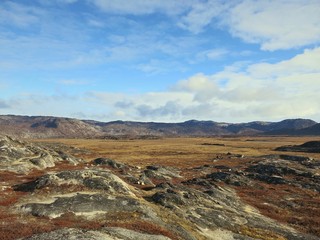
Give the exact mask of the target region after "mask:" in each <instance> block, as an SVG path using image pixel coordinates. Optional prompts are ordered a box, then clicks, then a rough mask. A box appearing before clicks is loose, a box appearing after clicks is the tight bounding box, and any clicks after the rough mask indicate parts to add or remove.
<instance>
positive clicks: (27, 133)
mask: <svg viewBox="0 0 320 240" xmlns="http://www.w3.org/2000/svg"><path fill="white" fill-rule="evenodd" d="M0 131H1V132H0V133H2V134H4V135H10V136H17V137H22V138H109V137H110V138H119V137H133V138H135V137H143V138H144V137H146V138H149V137H164V136H168V137H174V136H224V135H264V134H268V135H320V124H317V122H315V121H313V120H309V119H287V120H283V121H281V122H262V121H255V122H249V123H237V124H234V123H223V122H222V123H221V122H220V123H219V122H214V121H197V120H190V121H186V122H182V123H157V122H131V121H113V122H99V121H93V120H79V119H72V118H61V117H48V116H31V117H29V116H15V115H2V116H1V115H0Z"/></svg>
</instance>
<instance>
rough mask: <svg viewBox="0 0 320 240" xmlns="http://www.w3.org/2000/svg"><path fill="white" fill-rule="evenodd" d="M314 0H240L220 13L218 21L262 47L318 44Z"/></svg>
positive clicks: (319, 18) (319, 23) (318, 5)
mask: <svg viewBox="0 0 320 240" xmlns="http://www.w3.org/2000/svg"><path fill="white" fill-rule="evenodd" d="M319 12H320V2H319V1H318V0H306V1H298V0H281V1H280V0H270V1H254V0H244V1H241V3H240V4H238V5H236V6H235V7H233V8H231V9H230V10H229V11H228V13H227V14H225V15H224V17H223V19H222V22H223V24H224V25H226V26H228V27H229V29H230V31H231V33H232V34H233V35H234V36H236V37H240V38H241V39H243V40H244V41H246V42H249V43H257V44H261V48H262V49H263V50H278V49H290V48H296V47H301V46H305V45H309V44H314V43H319V40H320V14H319Z"/></svg>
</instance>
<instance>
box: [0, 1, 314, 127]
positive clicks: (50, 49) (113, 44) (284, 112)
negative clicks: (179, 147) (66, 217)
mask: <svg viewBox="0 0 320 240" xmlns="http://www.w3.org/2000/svg"><path fill="white" fill-rule="evenodd" d="M319 110H320V1H319V0H228V1H227V0H225V1H223V0H112V1H111V0H0V114H15V115H45V116H60V117H71V118H79V119H93V120H98V121H113V120H125V121H128V120H129V121H156V122H181V121H186V120H190V119H197V120H213V121H219V122H233V123H237V122H248V121H279V120H283V119H287V118H311V119H313V120H315V121H320V111H319Z"/></svg>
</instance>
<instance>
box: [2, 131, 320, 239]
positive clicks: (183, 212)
mask: <svg viewBox="0 0 320 240" xmlns="http://www.w3.org/2000/svg"><path fill="white" fill-rule="evenodd" d="M74 151H81V149H68V148H67V147H62V146H48V145H43V144H30V143H26V142H22V141H17V140H15V139H12V138H9V137H3V138H1V139H0V159H1V161H0V169H1V174H0V188H1V189H2V193H1V196H0V236H1V237H0V238H1V239H33V240H42V239H43V240H50V239H125V240H127V239H154V240H157V239H159V240H162V239H164V240H165V239H190V240H194V239H301V240H302V239H319V237H320V227H319V225H318V223H319V220H320V204H319V203H320V199H319V191H320V175H319V173H320V172H319V167H320V161H319V160H317V159H311V158H308V157H301V156H293V155H281V154H280V155H268V156H261V157H256V158H247V157H246V156H243V155H238V154H232V153H226V154H221V155H219V156H217V158H216V159H213V161H212V164H210V165H203V166H198V167H196V168H188V169H183V168H173V167H164V166H161V165H152V166H147V167H145V168H140V167H137V166H130V165H126V164H123V163H120V162H117V161H115V160H112V159H108V158H96V159H94V160H92V161H91V162H84V161H83V160H81V159H78V158H76V157H73V156H72V155H71V154H70V153H72V152H74ZM235 163H237V164H235ZM303 225H304V227H303Z"/></svg>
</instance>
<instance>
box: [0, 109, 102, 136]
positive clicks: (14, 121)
mask: <svg viewBox="0 0 320 240" xmlns="http://www.w3.org/2000/svg"><path fill="white" fill-rule="evenodd" d="M0 131H1V133H2V134H5V135H10V136H16V137H21V138H87V137H88V138H92V137H99V136H101V135H102V132H101V129H100V128H99V127H97V126H95V125H92V124H88V123H86V122H84V121H81V120H77V119H71V118H59V117H44V116H33V117H28V116H14V115H6V116H0Z"/></svg>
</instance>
